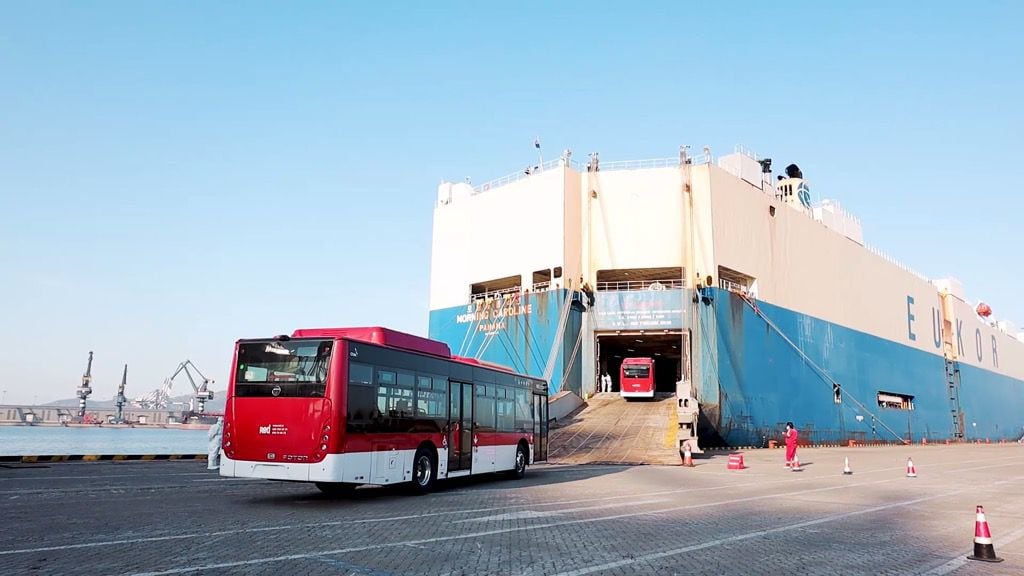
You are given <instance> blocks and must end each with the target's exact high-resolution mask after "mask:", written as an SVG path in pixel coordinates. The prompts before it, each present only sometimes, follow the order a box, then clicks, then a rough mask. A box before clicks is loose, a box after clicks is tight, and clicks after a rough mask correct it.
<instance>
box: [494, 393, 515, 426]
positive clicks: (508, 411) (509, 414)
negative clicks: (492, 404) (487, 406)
mask: <svg viewBox="0 0 1024 576" xmlns="http://www.w3.org/2000/svg"><path fill="white" fill-rule="evenodd" d="M515 430H516V400H515V390H514V389H512V388H506V387H504V386H499V387H498V431H499V432H515Z"/></svg>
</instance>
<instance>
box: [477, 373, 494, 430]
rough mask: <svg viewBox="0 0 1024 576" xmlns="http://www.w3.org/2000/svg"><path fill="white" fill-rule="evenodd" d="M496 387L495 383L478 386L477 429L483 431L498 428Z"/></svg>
mask: <svg viewBox="0 0 1024 576" xmlns="http://www.w3.org/2000/svg"><path fill="white" fill-rule="evenodd" d="M494 389H495V387H494V385H493V384H488V385H486V386H484V385H482V384H478V385H477V386H476V407H475V416H476V418H475V420H476V425H477V429H478V430H480V431H481V432H494V430H495V428H496V426H495V424H496V422H495V413H494V412H495V392H494Z"/></svg>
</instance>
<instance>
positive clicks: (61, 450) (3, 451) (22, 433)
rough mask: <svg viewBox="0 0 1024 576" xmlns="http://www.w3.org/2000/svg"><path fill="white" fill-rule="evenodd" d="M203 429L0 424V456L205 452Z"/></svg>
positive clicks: (205, 442)
mask: <svg viewBox="0 0 1024 576" xmlns="http://www.w3.org/2000/svg"><path fill="white" fill-rule="evenodd" d="M208 444H209V436H208V431H206V430H175V429H167V428H100V427H88V428H65V427H63V426H0V456H38V455H69V454H205V453H206V449H207V446H208Z"/></svg>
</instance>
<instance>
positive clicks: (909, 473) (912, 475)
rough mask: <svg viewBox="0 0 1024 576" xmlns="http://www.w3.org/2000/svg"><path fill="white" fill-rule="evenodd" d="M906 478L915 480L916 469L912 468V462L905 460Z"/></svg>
mask: <svg viewBox="0 0 1024 576" xmlns="http://www.w3.org/2000/svg"><path fill="white" fill-rule="evenodd" d="M907 478H917V468H914V461H913V460H911V459H910V458H907Z"/></svg>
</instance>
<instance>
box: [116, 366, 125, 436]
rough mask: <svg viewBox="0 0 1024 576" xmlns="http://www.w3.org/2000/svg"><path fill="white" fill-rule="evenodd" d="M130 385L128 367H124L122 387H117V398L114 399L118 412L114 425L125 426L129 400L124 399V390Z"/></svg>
mask: <svg viewBox="0 0 1024 576" xmlns="http://www.w3.org/2000/svg"><path fill="white" fill-rule="evenodd" d="M127 385H128V365H127V364H125V365H124V373H123V374H121V385H120V386H118V387H117V396H115V397H114V402H116V405H117V411H116V412H115V413H114V423H116V424H124V405H125V402H126V401H127V398H125V397H124V388H125V386H127Z"/></svg>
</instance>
